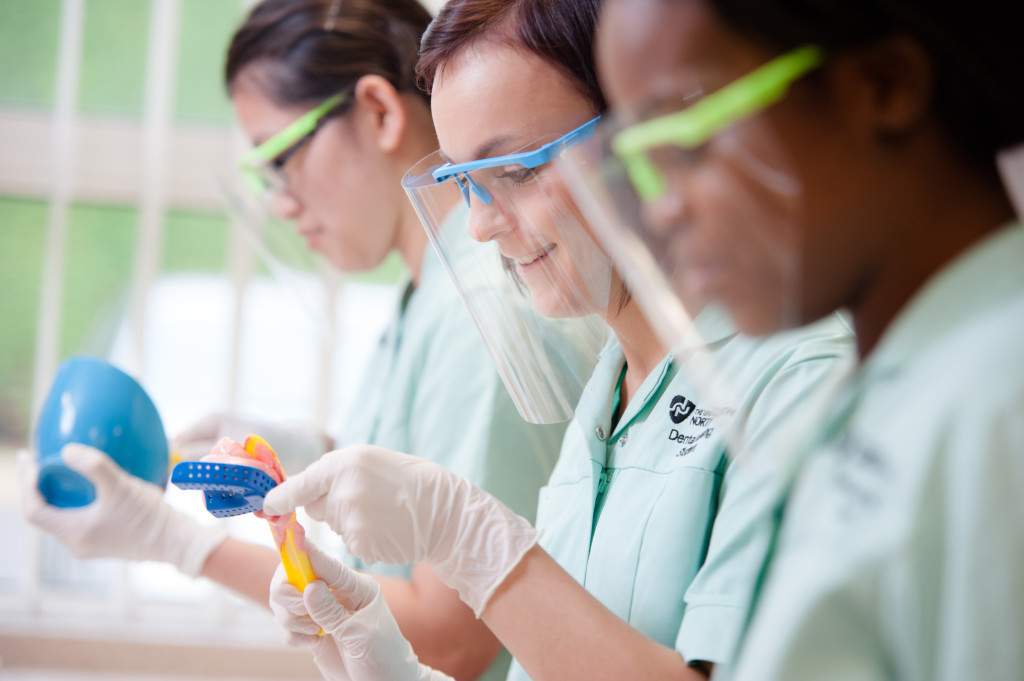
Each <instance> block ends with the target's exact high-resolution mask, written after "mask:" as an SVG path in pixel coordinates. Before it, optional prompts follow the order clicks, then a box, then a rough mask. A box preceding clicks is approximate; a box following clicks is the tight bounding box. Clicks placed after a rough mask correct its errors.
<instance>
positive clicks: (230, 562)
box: [200, 537, 281, 609]
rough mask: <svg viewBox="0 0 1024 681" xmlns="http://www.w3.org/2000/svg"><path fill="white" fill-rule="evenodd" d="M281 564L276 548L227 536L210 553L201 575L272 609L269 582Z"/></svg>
mask: <svg viewBox="0 0 1024 681" xmlns="http://www.w3.org/2000/svg"><path fill="white" fill-rule="evenodd" d="M280 563H281V556H280V555H279V554H278V553H277V551H275V550H274V549H272V548H269V547H266V546H260V545H258V544H250V543H249V542H244V541H240V540H238V539H234V538H232V537H228V538H227V539H225V540H224V541H223V542H222V543H221V544H220V546H218V547H217V548H216V549H214V551H213V553H211V554H210V557H209V558H207V560H206V563H205V564H204V565H203V570H202V572H201V573H200V574H201V575H202V576H203V577H206V578H207V579H212V580H213V581H215V582H217V583H218V584H221V585H223V586H226V587H227V588H229V589H231V590H232V591H234V592H236V593H238V594H241V595H242V596H245V597H246V598H248V599H250V600H252V601H254V602H255V603H258V604H259V605H261V606H263V607H264V608H268V609H269V607H270V606H269V604H268V598H269V596H270V583H271V580H272V579H273V577H274V571H275V570H276V569H277V566H278V565H279V564H280Z"/></svg>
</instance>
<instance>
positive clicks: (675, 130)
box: [611, 45, 824, 200]
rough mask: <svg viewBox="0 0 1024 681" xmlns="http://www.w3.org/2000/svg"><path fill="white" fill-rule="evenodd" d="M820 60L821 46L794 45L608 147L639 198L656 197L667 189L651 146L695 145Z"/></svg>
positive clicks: (775, 95) (776, 95) (780, 92)
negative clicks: (618, 161) (718, 88)
mask: <svg viewBox="0 0 1024 681" xmlns="http://www.w3.org/2000/svg"><path fill="white" fill-rule="evenodd" d="M823 60H824V53H823V51H822V50H821V48H819V47H816V46H813V45H806V46H803V47H798V48H796V49H795V50H792V51H790V52H787V53H785V54H783V55H781V56H779V57H776V58H775V59H773V60H771V61H769V62H768V63H767V64H764V65H763V66H760V67H758V68H757V69H755V70H754V71H751V72H750V73H748V74H747V75H745V76H742V77H741V78H739V79H737V80H735V81H733V82H732V83H729V84H728V85H726V86H725V87H723V88H721V89H720V90H717V91H715V92H712V93H711V94H709V95H707V96H706V97H704V98H703V99H701V100H700V101H699V102H697V103H696V104H694V105H693V106H691V107H689V108H687V109H684V110H683V111H677V112H674V113H670V114H667V115H665V116H660V117H658V118H654V119H651V120H649V121H644V122H642V123H637V124H636V125H633V126H631V127H629V128H626V129H624V130H622V131H621V132H619V133H618V134H616V135H615V136H614V137H612V140H611V148H612V151H613V152H614V153H615V155H616V156H618V157H619V159H620V160H621V161H622V163H623V165H624V166H625V170H626V173H627V174H628V175H629V178H630V181H631V182H632V184H633V187H634V188H635V189H636V192H637V194H638V195H639V197H640V198H641V199H644V200H651V199H656V198H659V197H660V196H662V195H663V194H664V193H665V188H666V184H665V180H664V177H663V176H662V174H661V173H660V172H659V171H658V169H657V166H656V164H655V163H654V162H653V161H652V160H651V158H650V156H649V153H648V152H649V151H651V150H652V149H655V148H657V147H664V146H674V147H678V148H682V149H696V148H697V147H699V146H701V145H702V144H704V143H705V142H707V141H708V140H709V139H710V138H711V137H712V136H714V135H715V134H716V133H717V132H719V131H720V130H722V129H724V128H726V127H728V126H730V125H732V124H733V123H736V122H738V121H739V120H741V119H742V118H744V117H746V116H749V115H751V114H754V113H756V112H758V111H760V110H762V109H764V108H766V107H768V106H769V105H771V104H773V103H775V102H777V101H778V100H780V99H782V97H783V96H784V95H785V94H786V91H787V90H788V89H789V86H790V85H792V84H793V83H794V82H795V81H796V80H798V79H799V78H801V77H802V76H804V75H805V74H807V73H808V72H809V71H811V70H813V69H815V68H817V67H818V66H820V65H821V63H822V61H823Z"/></svg>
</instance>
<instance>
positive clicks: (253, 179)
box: [217, 93, 349, 343]
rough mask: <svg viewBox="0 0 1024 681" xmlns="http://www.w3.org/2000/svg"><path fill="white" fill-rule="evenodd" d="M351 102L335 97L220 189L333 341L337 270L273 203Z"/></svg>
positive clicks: (242, 164)
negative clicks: (331, 309)
mask: <svg viewBox="0 0 1024 681" xmlns="http://www.w3.org/2000/svg"><path fill="white" fill-rule="evenodd" d="M348 101H349V98H348V96H347V95H346V94H344V93H342V94H337V95H334V96H332V97H329V98H328V99H326V100H325V101H324V102H322V103H321V104H320V105H319V106H317V107H315V108H314V109H312V110H310V111H309V112H307V113H306V114H304V115H302V116H301V117H299V118H298V119H297V120H295V121H294V122H293V123H292V124H291V125H289V126H288V127H286V128H285V129H284V130H281V131H280V132H279V133H277V134H276V135H274V136H273V137H271V138H270V139H269V140H267V141H266V142H264V143H263V144H260V145H259V146H257V147H254V148H253V149H251V150H249V151H248V152H247V153H246V154H245V155H244V156H242V158H241V159H239V162H238V167H239V170H240V173H239V174H238V175H236V176H233V177H230V178H221V179H220V180H219V182H218V186H217V191H218V194H219V196H220V199H221V203H222V205H223V206H224V208H225V210H226V212H227V214H228V216H229V217H230V219H231V220H232V222H233V223H234V224H235V225H237V226H238V227H239V228H240V233H241V234H242V236H243V237H244V239H245V241H246V242H247V244H248V245H249V247H250V248H252V250H253V252H255V254H256V255H257V257H258V258H259V259H260V262H262V263H263V265H264V266H265V267H266V269H267V271H268V272H269V273H270V275H271V276H272V277H273V278H274V279H275V280H276V281H277V282H278V283H279V284H280V285H281V286H282V287H283V288H284V289H285V290H287V291H288V292H289V293H290V294H291V295H292V296H293V297H294V298H295V299H296V300H297V301H298V302H299V303H300V305H301V306H302V308H303V310H304V311H305V312H306V313H307V316H308V317H309V319H310V320H311V321H312V322H313V324H314V326H315V327H316V328H317V329H318V331H319V332H320V335H321V336H322V338H323V340H324V341H325V342H327V343H332V342H333V341H332V331H331V328H330V326H329V324H328V323H327V320H328V319H329V315H325V313H324V310H325V304H326V301H327V299H329V298H330V295H329V293H328V290H329V289H331V288H333V287H334V286H335V285H336V283H337V281H336V280H337V276H336V274H335V272H334V271H333V269H332V268H331V267H330V266H329V265H328V264H327V263H326V262H325V261H324V260H322V259H321V258H319V257H317V256H316V255H315V254H314V253H312V252H311V251H310V250H309V249H308V248H307V247H306V244H305V243H304V242H303V240H302V238H301V237H300V236H299V235H298V234H297V233H296V231H295V227H294V225H293V224H292V223H291V222H290V221H288V220H282V219H278V218H276V217H275V216H274V210H273V202H274V201H275V200H276V197H277V195H278V194H279V193H280V192H284V191H286V190H287V188H288V175H287V168H286V167H287V164H288V163H289V162H290V161H291V160H292V159H293V158H294V157H295V156H296V155H297V154H298V153H299V152H300V151H302V149H304V148H305V147H306V145H308V144H309V142H310V141H311V140H312V139H313V136H314V135H316V133H317V132H318V131H319V130H320V129H321V127H322V125H323V124H324V123H325V122H327V121H328V120H330V119H331V118H332V117H333V116H334V115H335V114H337V113H338V112H339V111H340V110H341V108H342V107H343V106H344V105H345V104H346V103H347V102H348Z"/></svg>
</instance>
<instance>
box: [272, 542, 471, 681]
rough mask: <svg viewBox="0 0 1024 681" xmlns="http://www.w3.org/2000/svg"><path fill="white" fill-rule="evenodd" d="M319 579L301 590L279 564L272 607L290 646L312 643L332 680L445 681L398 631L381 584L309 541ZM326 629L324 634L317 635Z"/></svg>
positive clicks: (320, 663)
mask: <svg viewBox="0 0 1024 681" xmlns="http://www.w3.org/2000/svg"><path fill="white" fill-rule="evenodd" d="M306 552H307V553H308V554H309V562H310V565H312V567H313V572H315V573H316V574H317V576H318V579H316V580H315V581H313V582H311V583H310V584H308V585H307V586H306V590H305V591H302V592H300V591H299V590H298V589H296V588H295V587H294V586H292V585H291V584H290V583H289V582H288V578H287V577H286V576H285V573H284V568H283V567H282V566H279V567H278V568H277V572H276V573H275V574H274V580H273V582H272V583H271V586H270V609H271V610H272V611H273V613H274V619H275V620H276V621H277V623H278V625H280V626H281V628H282V629H284V631H285V641H286V642H287V643H288V644H290V645H306V646H309V647H310V648H312V650H313V659H314V660H315V661H316V664H317V666H318V667H319V668H320V671H321V672H322V673H323V675H324V678H325V679H327V681H441V680H442V679H449V681H450V678H451V677H449V676H446V675H445V674H443V673H441V672H439V671H436V670H434V669H431V668H429V667H426V666H424V665H422V664H420V663H419V662H418V661H417V659H416V655H415V653H413V650H412V646H411V645H409V642H408V641H407V640H405V638H404V637H403V636H402V632H400V631H399V630H398V624H397V623H396V622H395V618H394V617H393V616H392V615H391V610H389V609H388V606H387V603H385V602H384V597H383V596H382V595H381V590H380V585H379V584H377V582H376V581H375V580H374V579H373V578H372V577H368V576H367V575H363V574H360V573H358V572H356V571H355V570H351V569H349V568H348V567H346V566H345V565H343V564H342V563H340V562H338V561H337V560H335V559H333V558H331V557H330V556H327V555H325V554H324V553H323V552H322V551H320V550H319V549H318V548H317V547H316V546H314V545H312V544H310V543H309V542H307V543H306ZM321 629H323V632H324V634H325V635H324V636H318V635H317V633H318V632H319V631H320V630H321Z"/></svg>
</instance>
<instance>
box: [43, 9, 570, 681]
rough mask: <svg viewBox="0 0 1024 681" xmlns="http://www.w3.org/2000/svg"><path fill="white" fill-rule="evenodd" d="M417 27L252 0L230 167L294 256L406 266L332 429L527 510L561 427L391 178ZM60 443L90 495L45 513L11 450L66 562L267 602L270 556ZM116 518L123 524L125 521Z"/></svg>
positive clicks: (442, 596)
mask: <svg viewBox="0 0 1024 681" xmlns="http://www.w3.org/2000/svg"><path fill="white" fill-rule="evenodd" d="M429 21H430V15H429V13H428V12H427V11H426V10H425V9H423V8H422V7H421V6H420V5H419V4H417V3H416V2H414V1H413V0H344V1H341V0H334V1H330V0H266V1H265V2H262V3H260V4H258V5H257V6H255V7H254V8H253V10H252V11H251V13H250V14H249V16H248V17H247V19H246V20H245V22H244V23H243V25H242V26H241V27H240V28H239V29H238V31H237V32H236V33H235V35H234V37H233V39H232V42H231V45H230V47H229V50H228V54H227V61H226V66H225V80H226V84H227V88H228V92H229V95H230V97H231V101H232V104H233V106H234V110H235V113H236V115H237V118H238V121H239V122H240V124H241V127H242V128H243V130H244V132H245V133H246V135H247V136H248V137H249V138H250V139H251V140H252V142H253V144H254V146H255V148H254V149H253V150H252V151H251V152H249V153H248V154H247V155H246V156H245V158H244V159H243V168H244V169H245V170H246V171H247V172H248V173H249V175H250V176H252V179H254V180H256V181H255V182H254V183H253V184H254V185H255V189H256V190H258V191H262V190H266V191H270V192H272V199H273V201H274V207H275V209H276V211H277V213H278V214H279V215H280V216H281V217H284V218H287V219H290V220H292V221H293V222H294V223H295V228H296V230H297V231H298V232H299V234H300V235H301V236H303V237H304V238H305V240H306V242H307V244H308V246H309V248H310V250H312V251H315V252H317V253H320V254H322V255H323V256H324V257H325V258H326V259H327V260H328V261H329V262H330V263H331V264H333V265H334V266H336V267H338V268H339V269H341V270H344V271H359V270H368V269H372V268H375V267H377V266H378V265H379V264H380V263H381V262H382V261H383V260H384V258H385V257H386V256H387V255H388V254H389V253H391V252H392V251H397V253H398V254H399V255H400V256H401V258H402V261H403V262H404V264H405V266H406V268H407V270H408V272H409V274H410V278H409V281H407V282H406V285H404V286H403V293H402V295H401V296H400V304H398V305H397V306H396V310H395V315H394V319H393V321H392V323H391V326H390V328H389V330H388V332H387V335H386V336H385V338H383V339H382V341H381V344H380V347H379V348H378V350H377V352H376V355H375V356H374V358H373V359H372V361H371V365H370V366H369V368H368V369H367V372H366V378H365V379H364V383H363V389H362V390H361V391H360V392H359V399H358V402H359V404H358V405H357V406H356V408H355V411H354V412H353V414H352V415H351V416H350V417H349V418H348V419H346V422H347V423H348V424H349V430H348V431H347V432H345V433H343V434H342V437H341V440H342V441H343V442H360V443H363V442H365V443H372V444H379V445H382V446H387V447H392V448H396V449H402V450H407V451H410V452H414V453H416V454H417V455H419V456H422V457H424V458H427V459H430V460H433V461H436V462H438V463H439V464H440V465H443V466H446V467H448V468H450V469H451V470H453V471H456V472H458V473H459V474H460V475H464V476H466V477H467V478H468V479H471V480H473V481H474V482H475V483H476V484H479V485H480V486H482V487H484V488H485V489H489V490H491V491H492V492H493V493H494V494H495V495H496V496H498V497H499V498H502V499H503V500H504V502H505V503H507V504H509V505H510V506H512V507H514V508H516V509H517V510H518V512H520V513H522V514H524V515H527V516H528V517H532V514H533V509H534V508H535V504H536V494H537V489H538V488H539V487H540V486H541V485H542V484H543V482H544V481H545V480H546V479H547V476H548V475H549V473H550V471H551V467H552V465H553V462H554V459H555V458H556V456H557V450H558V444H559V442H560V440H561V435H562V432H563V430H564V425H559V424H556V425H546V426H540V425H532V424H528V423H526V422H524V421H523V419H522V418H521V417H520V416H519V414H518V413H517V412H516V409H515V407H514V405H513V403H512V402H511V400H510V399H509V396H508V393H507V391H506V390H505V388H504V387H503V385H502V384H501V380H500V377H499V376H498V374H497V372H496V371H495V369H494V365H493V361H492V360H491V358H490V356H489V355H488V353H487V350H486V348H485V347H484V345H483V343H482V342H481V341H480V338H479V335H478V334H477V332H476V330H475V328H473V322H472V319H471V318H470V317H469V315H467V314H466V311H465V309H464V307H463V306H462V303H461V302H460V301H459V298H458V295H457V292H456V291H455V289H454V288H453V287H452V286H451V283H450V281H449V280H448V278H447V276H446V275H445V273H444V270H443V268H442V266H441V263H440V262H439V260H438V259H437V257H436V255H435V253H434V252H433V249H432V248H431V247H430V246H429V244H428V243H427V238H426V235H425V234H424V232H423V229H422V227H421V226H420V224H419V222H418V220H417V218H416V216H415V214H414V212H413V210H412V207H411V206H410V205H409V203H408V201H407V200H406V199H405V196H404V193H403V191H402V188H401V184H400V182H401V178H402V174H403V173H404V172H405V171H406V170H407V169H408V167H409V166H410V165H411V164H412V163H414V162H415V161H416V160H418V159H419V158H421V157H423V156H424V155H425V154H427V153H428V152H430V151H432V150H433V149H435V148H436V146H437V140H436V135H435V133H434V129H433V124H432V121H431V118H430V109H429V101H428V98H427V97H426V96H424V95H423V93H421V92H419V91H418V90H417V88H416V87H415V84H414V73H413V65H414V62H415V59H416V52H417V49H418V45H419V37H420V34H421V33H422V31H423V30H424V29H425V28H426V26H427V24H428V22H429ZM261 180H265V184H263V185H261V182H260V181H261ZM206 425H207V426H211V424H210V423H208V424H206ZM222 425H223V424H218V423H213V424H212V426H211V427H214V429H216V428H219V427H221V426H222ZM241 428H243V429H242V430H241V432H236V433H234V434H233V436H234V437H235V438H237V439H241V437H242V436H243V435H244V434H245V433H246V432H249V431H251V432H256V433H260V434H263V435H264V436H265V437H266V438H267V439H268V440H269V441H270V442H271V444H272V445H274V446H275V447H277V448H278V451H279V452H281V454H282V457H283V458H286V457H291V458H292V459H293V460H294V459H295V458H298V459H299V460H302V456H303V454H301V453H299V452H295V451H291V447H290V445H289V444H286V443H283V442H281V440H280V439H279V438H276V437H275V435H274V433H276V432H277V430H275V429H274V428H273V426H272V425H270V424H246V425H243V426H241ZM222 434H226V433H222ZM207 435H208V437H209V438H211V439H212V438H214V437H216V436H217V433H215V432H211V433H208V434H207ZM305 439H306V440H308V441H314V440H315V441H320V439H319V438H316V437H311V436H308V437H306V438H305ZM294 441H295V439H294V438H293V439H291V440H287V439H286V442H294ZM309 448H310V449H312V450H313V451H310V452H309V453H308V454H305V456H307V457H316V456H319V454H322V453H323V452H324V451H326V450H327V449H329V448H330V447H328V446H325V445H324V444H320V445H319V451H317V450H316V447H315V446H314V445H312V444H311V445H310V446H309ZM71 449H73V450H75V451H69V452H66V453H65V455H66V459H67V461H68V463H69V464H70V465H72V466H74V467H77V468H79V469H81V470H82V471H83V472H84V473H85V475H86V476H87V477H89V478H90V479H92V480H94V481H95V483H96V485H97V488H98V491H99V499H98V501H97V502H96V503H95V504H94V505H93V506H91V507H89V508H88V509H87V510H85V511H82V512H78V511H70V512H64V511H60V510H57V509H53V508H50V507H47V506H46V505H45V504H44V502H43V501H42V500H41V499H40V498H39V495H38V494H35V493H34V490H35V469H34V465H33V464H32V462H31V460H26V461H25V466H24V469H25V470H24V473H25V482H24V489H25V490H26V497H27V498H28V502H27V505H28V508H27V509H26V512H27V514H28V516H29V518H30V519H31V520H33V521H34V522H36V523H37V524H38V525H40V526H41V527H43V528H44V529H46V530H48V531H51V532H53V533H54V534H56V535H57V536H58V538H60V539H61V540H62V541H64V543H65V544H67V545H68V546H69V547H70V548H71V549H72V551H73V552H74V553H75V554H76V555H78V556H80V557H107V556H116V557H124V558H131V559H140V560H162V561H166V562H171V563H173V564H175V565H176V566H177V567H179V569H181V570H183V571H184V572H186V573H188V574H190V575H193V576H196V575H202V576H205V577H208V578H210V579H213V580H215V581H217V582H219V583H221V584H223V585H226V586H228V587H230V588H232V589H234V590H236V591H238V592H240V593H242V594H245V595H246V596H249V597H250V598H252V599H253V600H255V601H257V602H259V603H263V604H266V603H267V594H268V587H269V585H270V582H271V577H272V576H273V573H274V570H275V567H276V566H278V565H279V564H280V559H279V557H278V556H277V554H276V552H275V551H273V550H271V549H269V548H265V547H261V546H256V545H250V544H248V543H244V542H242V541H239V540H236V539H233V538H230V537H228V538H225V536H224V535H223V533H221V532H220V531H217V530H214V529H211V528H209V527H200V526H199V525H198V524H197V523H195V522H194V521H192V520H190V519H189V518H187V517H185V516H183V515H181V514H179V513H178V512H177V511H175V510H173V509H172V508H171V507H169V506H168V505H167V504H165V503H164V502H163V500H162V498H161V495H160V493H159V490H156V489H149V488H148V486H142V485H140V484H139V483H138V481H136V480H134V479H132V478H130V477H129V476H127V475H126V474H125V473H123V472H122V471H121V470H120V469H119V468H117V467H116V466H115V465H114V464H112V463H111V462H110V461H109V459H107V457H105V456H102V455H101V454H100V453H98V452H94V451H83V450H82V448H71ZM205 449H206V450H207V451H208V450H209V445H207V446H206V448H205ZM286 461H287V458H286ZM308 461H309V458H306V460H305V461H304V462H303V463H308ZM125 517H131V518H133V521H132V522H131V523H129V524H127V525H125V524H124V518H125ZM356 564H357V565H361V564H359V563H356ZM371 571H372V572H375V573H376V575H377V579H378V580H379V584H380V588H381V589H382V592H383V594H384V597H385V598H386V600H387V602H388V604H389V605H390V606H391V608H392V610H393V611H394V612H395V615H396V617H397V619H398V621H399V624H400V626H401V628H402V631H403V632H404V633H405V634H406V635H407V636H408V637H409V638H410V640H411V641H412V642H413V646H414V648H415V650H416V651H417V654H419V655H420V657H421V658H423V659H424V660H429V661H430V662H431V664H434V665H436V666H437V667H439V668H441V669H445V670H446V671H447V672H448V673H450V674H451V675H453V676H455V677H458V678H467V679H469V678H481V677H482V678H498V677H503V676H504V675H505V671H506V669H507V666H508V662H509V658H508V655H507V653H500V654H499V648H500V646H499V644H498V643H497V641H496V640H495V638H494V637H493V636H492V635H491V634H490V632H489V631H488V630H487V629H486V627H484V626H483V624H482V623H480V622H478V621H476V620H475V619H474V618H473V615H472V612H471V611H470V610H469V609H468V608H466V607H465V606H464V605H463V604H462V603H461V602H459V600H458V597H457V595H456V594H455V593H454V592H452V591H451V590H450V589H448V587H446V586H445V585H444V584H442V583H441V582H440V581H438V579H437V578H436V577H435V576H434V574H433V572H432V570H431V569H430V567H429V566H428V565H425V564H416V565H394V566H386V567H385V566H378V567H375V568H371ZM492 662H493V664H492ZM489 667H490V668H489ZM485 671H486V673H485ZM481 675H483V676H481Z"/></svg>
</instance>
